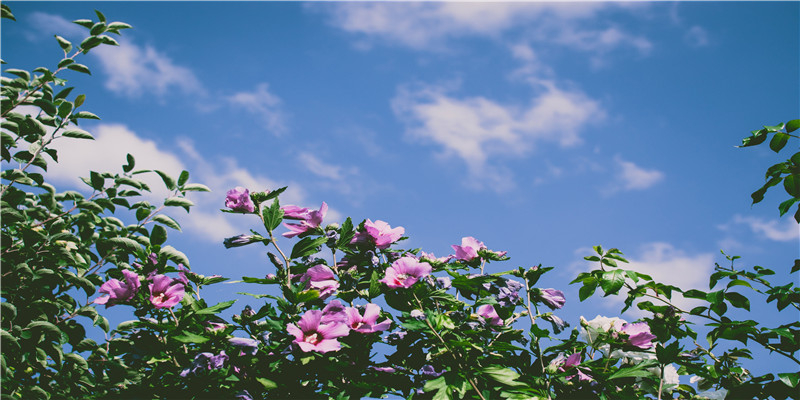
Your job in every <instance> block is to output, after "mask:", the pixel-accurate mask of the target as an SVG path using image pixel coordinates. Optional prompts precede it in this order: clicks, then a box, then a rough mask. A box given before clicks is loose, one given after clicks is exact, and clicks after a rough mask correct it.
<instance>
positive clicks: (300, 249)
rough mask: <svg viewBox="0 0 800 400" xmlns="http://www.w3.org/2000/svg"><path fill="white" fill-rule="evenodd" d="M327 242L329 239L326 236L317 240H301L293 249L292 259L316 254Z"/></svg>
mask: <svg viewBox="0 0 800 400" xmlns="http://www.w3.org/2000/svg"><path fill="white" fill-rule="evenodd" d="M327 240H328V238H327V237H325V236H322V237H317V238H311V237H305V238H303V239H300V241H299V242H297V243H296V244H295V245H294V247H292V255H291V258H301V257H307V256H310V255H312V254H315V253H316V252H317V248H318V247H319V246H322V245H323V244H325V242H326V241H327Z"/></svg>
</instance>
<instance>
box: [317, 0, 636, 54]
mask: <svg viewBox="0 0 800 400" xmlns="http://www.w3.org/2000/svg"><path fill="white" fill-rule="evenodd" d="M611 7H616V8H620V7H627V8H629V9H636V7H628V6H623V5H616V4H613V3H603V2H590V3H569V2H567V3H560V2H543V3H529V2H510V3H481V2H469V3H464V2H430V3H425V2H423V3H404V2H388V3H378V2H375V3H372V2H369V3H362V2H352V3H337V4H335V5H326V7H325V8H326V9H327V10H328V11H329V13H330V16H331V23H332V24H333V25H334V26H336V27H338V28H340V29H342V30H344V31H347V32H350V33H353V34H356V35H359V36H360V38H361V40H362V41H361V42H360V43H359V47H362V48H368V47H369V46H370V43H371V42H373V41H374V40H375V39H377V40H382V41H386V42H389V43H396V44H400V45H403V46H407V47H411V48H415V49H426V50H447V46H445V44H446V43H445V42H446V41H447V39H450V38H454V37H460V36H467V35H471V36H486V37H500V36H501V35H502V34H504V33H506V32H508V31H511V30H513V29H515V28H519V27H522V28H524V31H525V32H524V33H523V36H526V37H527V38H529V39H531V40H536V41H540V42H543V43H558V44H561V45H566V46H570V47H574V48H576V49H579V50H583V51H592V52H595V51H607V50H609V49H611V48H615V47H619V46H632V47H633V48H635V49H637V50H639V51H641V52H644V53H646V52H648V51H649V50H650V49H651V47H652V44H651V43H650V42H649V41H648V40H647V39H645V38H643V37H640V36H635V35H632V34H629V33H626V32H623V31H622V30H620V29H619V28H617V27H614V26H611V27H607V28H604V29H597V28H589V27H588V26H587V24H586V23H585V22H586V20H588V19H591V18H595V17H597V16H598V15H599V13H600V12H602V11H603V10H605V9H608V8H611Z"/></svg>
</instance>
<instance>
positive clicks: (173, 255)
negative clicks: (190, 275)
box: [159, 246, 189, 267]
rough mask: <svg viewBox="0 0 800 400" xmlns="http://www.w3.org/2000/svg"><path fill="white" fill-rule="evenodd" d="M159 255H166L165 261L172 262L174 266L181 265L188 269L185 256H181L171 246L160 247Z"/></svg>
mask: <svg viewBox="0 0 800 400" xmlns="http://www.w3.org/2000/svg"><path fill="white" fill-rule="evenodd" d="M159 253H160V254H164V255H166V256H167V259H169V260H172V261H174V262H175V263H176V264H183V265H184V266H186V267H189V259H188V258H187V257H186V254H183V253H182V252H180V251H178V250H176V249H175V248H174V247H172V246H164V247H162V248H161V251H160V252H159Z"/></svg>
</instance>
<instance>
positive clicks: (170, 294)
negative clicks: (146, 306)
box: [149, 275, 186, 308]
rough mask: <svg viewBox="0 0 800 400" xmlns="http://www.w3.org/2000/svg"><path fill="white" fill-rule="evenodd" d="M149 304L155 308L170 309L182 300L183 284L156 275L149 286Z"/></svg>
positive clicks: (164, 276) (184, 290)
mask: <svg viewBox="0 0 800 400" xmlns="http://www.w3.org/2000/svg"><path fill="white" fill-rule="evenodd" d="M149 287H150V302H151V303H153V306H154V307H155V308H171V307H174V306H175V305H176V304H178V303H180V302H181V300H183V295H184V294H185V293H186V289H184V287H183V284H182V283H180V282H175V281H173V279H172V278H170V277H168V276H166V275H156V276H154V277H153V283H151V284H150V286H149Z"/></svg>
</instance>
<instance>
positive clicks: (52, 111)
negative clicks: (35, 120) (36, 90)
mask: <svg viewBox="0 0 800 400" xmlns="http://www.w3.org/2000/svg"><path fill="white" fill-rule="evenodd" d="M33 105H35V106H38V107H39V108H41V109H42V111H44V112H45V113H47V115H50V116H53V115H56V106H54V105H53V103H51V102H49V101H47V100H45V99H36V100H34V101H33Z"/></svg>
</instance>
